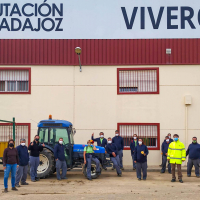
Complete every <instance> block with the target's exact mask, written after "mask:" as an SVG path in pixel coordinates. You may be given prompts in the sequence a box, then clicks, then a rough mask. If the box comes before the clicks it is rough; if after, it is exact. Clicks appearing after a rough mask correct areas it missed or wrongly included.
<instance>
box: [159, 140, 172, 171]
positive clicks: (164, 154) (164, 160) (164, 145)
mask: <svg viewBox="0 0 200 200" xmlns="http://www.w3.org/2000/svg"><path fill="white" fill-rule="evenodd" d="M169 144H170V140H169V137H168V136H166V137H165V141H164V142H163V143H162V169H161V173H165V170H166V164H167V151H168V147H169ZM168 172H169V173H170V174H171V165H170V163H169V162H168Z"/></svg>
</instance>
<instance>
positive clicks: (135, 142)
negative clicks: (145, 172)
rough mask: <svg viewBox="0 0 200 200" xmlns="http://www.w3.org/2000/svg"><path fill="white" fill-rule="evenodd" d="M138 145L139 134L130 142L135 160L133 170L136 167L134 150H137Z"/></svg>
mask: <svg viewBox="0 0 200 200" xmlns="http://www.w3.org/2000/svg"><path fill="white" fill-rule="evenodd" d="M137 145H138V139H137V134H134V135H133V138H132V140H131V143H130V149H131V156H132V160H133V170H135V169H136V163H135V162H134V161H135V160H134V152H135V147H136V146H137Z"/></svg>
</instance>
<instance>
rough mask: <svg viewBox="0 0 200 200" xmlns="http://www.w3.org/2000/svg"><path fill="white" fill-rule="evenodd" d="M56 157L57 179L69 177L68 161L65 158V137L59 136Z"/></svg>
mask: <svg viewBox="0 0 200 200" xmlns="http://www.w3.org/2000/svg"><path fill="white" fill-rule="evenodd" d="M54 157H55V160H56V173H57V179H58V180H61V179H67V177H66V173H67V163H66V160H65V147H64V146H63V138H59V141H58V144H56V145H55V147H54ZM60 169H62V176H61V177H60Z"/></svg>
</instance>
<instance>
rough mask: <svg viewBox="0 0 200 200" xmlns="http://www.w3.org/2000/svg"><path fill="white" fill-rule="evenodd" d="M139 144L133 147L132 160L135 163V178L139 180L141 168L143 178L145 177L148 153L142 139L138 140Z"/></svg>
mask: <svg viewBox="0 0 200 200" xmlns="http://www.w3.org/2000/svg"><path fill="white" fill-rule="evenodd" d="M138 143H139V145H137V147H136V148H135V152H134V160H135V161H134V162H135V163H137V165H136V169H137V178H138V180H139V181H140V180H141V170H142V173H143V180H146V178H147V155H148V153H149V151H148V149H147V147H146V145H144V144H143V142H142V139H141V138H140V139H139V140H138Z"/></svg>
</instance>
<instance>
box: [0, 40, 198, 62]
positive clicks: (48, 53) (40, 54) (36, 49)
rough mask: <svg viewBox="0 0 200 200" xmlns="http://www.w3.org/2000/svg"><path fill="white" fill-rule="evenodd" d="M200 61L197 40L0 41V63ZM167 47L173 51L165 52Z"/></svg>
mask: <svg viewBox="0 0 200 200" xmlns="http://www.w3.org/2000/svg"><path fill="white" fill-rule="evenodd" d="M77 46H79V47H81V48H82V54H81V62H82V64H83V65H158V64H160V65H171V64H181V65H182V64H200V56H199V55H200V47H199V46H200V39H141V40H121V39H120V40H14V39H13V40H4V39H1V40H0V65H78V64H79V63H78V57H77V55H76V53H75V51H74V49H75V47H77ZM166 48H171V50H172V54H171V55H166Z"/></svg>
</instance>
